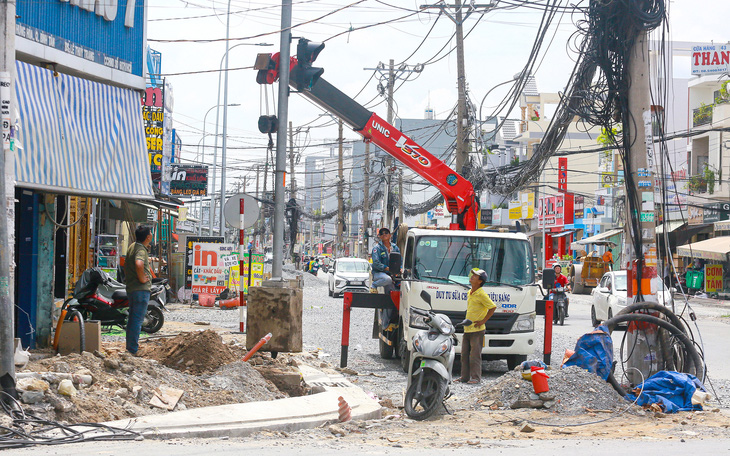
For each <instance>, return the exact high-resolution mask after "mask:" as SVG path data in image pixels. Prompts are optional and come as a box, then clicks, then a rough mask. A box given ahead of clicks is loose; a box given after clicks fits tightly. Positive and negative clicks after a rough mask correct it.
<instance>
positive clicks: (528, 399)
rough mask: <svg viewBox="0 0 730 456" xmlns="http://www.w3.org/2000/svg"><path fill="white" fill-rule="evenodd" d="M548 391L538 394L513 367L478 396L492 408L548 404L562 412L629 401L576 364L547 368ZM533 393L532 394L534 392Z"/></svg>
mask: <svg viewBox="0 0 730 456" xmlns="http://www.w3.org/2000/svg"><path fill="white" fill-rule="evenodd" d="M546 373H547V374H548V375H549V376H550V379H549V380H548V386H549V387H550V391H549V393H547V394H545V395H543V396H541V397H540V398H535V396H534V390H533V388H532V382H531V381H528V380H525V379H523V378H522V375H521V373H520V371H510V372H507V373H506V374H504V375H503V376H501V377H499V378H498V379H496V380H494V381H493V382H491V383H489V384H487V386H486V387H484V389H482V390H481V391H480V392H479V394H478V396H479V397H480V399H482V401H483V403H485V404H484V405H490V403H492V404H491V405H492V407H493V408H510V407H511V408H546V409H549V410H550V411H551V412H556V413H561V414H563V415H578V414H582V413H585V411H586V409H591V410H619V409H623V408H625V407H626V406H628V405H629V404H630V402H628V401H626V400H625V399H624V398H622V397H621V396H620V395H619V394H618V393H617V392H616V391H615V390H614V389H613V387H611V385H609V384H608V383H607V382H605V381H603V380H602V379H601V378H599V377H598V376H597V375H596V374H592V373H590V372H588V371H586V370H584V369H581V368H579V367H576V366H570V367H566V368H565V369H552V370H547V371H546ZM531 394H532V395H533V396H531Z"/></svg>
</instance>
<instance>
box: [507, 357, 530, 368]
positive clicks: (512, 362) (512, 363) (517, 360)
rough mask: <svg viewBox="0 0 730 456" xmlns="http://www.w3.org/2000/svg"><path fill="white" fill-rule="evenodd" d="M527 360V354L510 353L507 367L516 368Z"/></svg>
mask: <svg viewBox="0 0 730 456" xmlns="http://www.w3.org/2000/svg"><path fill="white" fill-rule="evenodd" d="M525 361H527V355H509V356H508V357H507V369H508V370H514V369H515V367H517V366H519V365H520V364H522V363H523V362H525Z"/></svg>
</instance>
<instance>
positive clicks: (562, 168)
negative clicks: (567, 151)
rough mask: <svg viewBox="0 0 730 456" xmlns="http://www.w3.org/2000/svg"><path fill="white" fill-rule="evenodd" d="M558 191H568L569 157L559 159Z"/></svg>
mask: <svg viewBox="0 0 730 456" xmlns="http://www.w3.org/2000/svg"><path fill="white" fill-rule="evenodd" d="M558 191H559V192H563V193H565V192H567V191H568V157H559V158H558Z"/></svg>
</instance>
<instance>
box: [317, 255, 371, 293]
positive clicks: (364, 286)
mask: <svg viewBox="0 0 730 456" xmlns="http://www.w3.org/2000/svg"><path fill="white" fill-rule="evenodd" d="M370 268H371V266H370V263H368V262H367V260H363V259H361V258H338V259H336V260H335V262H334V264H333V265H332V267H330V268H329V271H328V272H327V287H328V291H329V295H330V296H334V297H335V298H337V297H339V296H342V294H343V293H344V292H346V291H352V292H354V293H369V292H370Z"/></svg>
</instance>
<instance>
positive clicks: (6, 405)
mask: <svg viewBox="0 0 730 456" xmlns="http://www.w3.org/2000/svg"><path fill="white" fill-rule="evenodd" d="M0 404H1V405H2V408H3V410H4V411H5V413H7V414H8V415H9V416H10V419H11V422H10V423H7V420H0V422H1V423H2V424H0V449H6V448H23V447H31V446H34V445H59V444H62V443H75V442H90V441H100V440H141V439H143V437H142V434H140V433H139V432H135V431H132V430H130V429H122V428H117V427H112V426H107V425H104V424H99V423H78V424H61V423H58V422H55V421H49V420H45V419H42V418H39V417H37V416H34V415H32V414H30V413H27V412H25V411H24V410H23V407H22V406H21V405H20V403H19V402H18V401H17V400H16V399H15V398H14V397H13V396H11V395H10V394H8V393H6V392H4V391H0Z"/></svg>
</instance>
